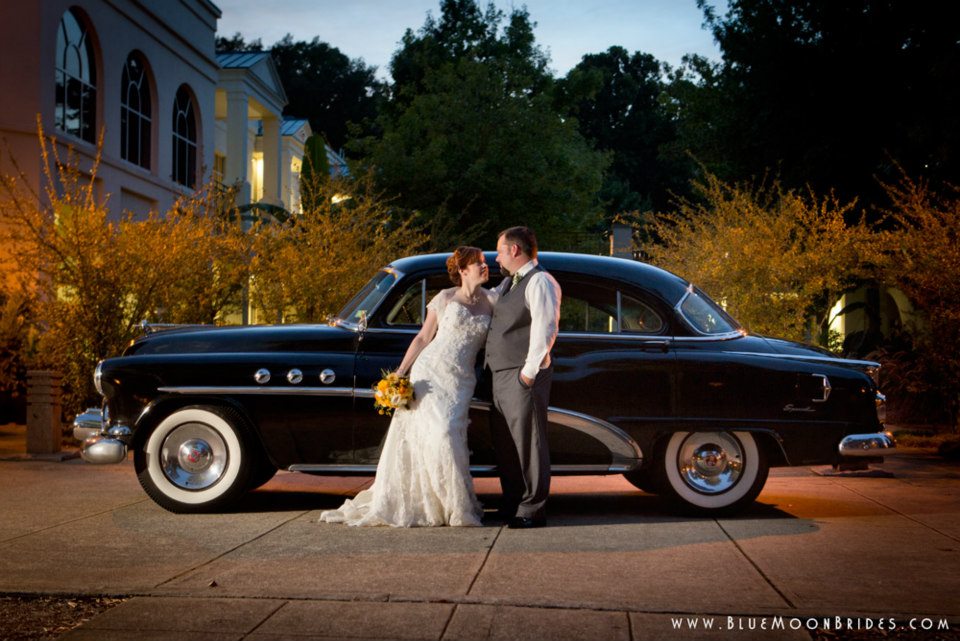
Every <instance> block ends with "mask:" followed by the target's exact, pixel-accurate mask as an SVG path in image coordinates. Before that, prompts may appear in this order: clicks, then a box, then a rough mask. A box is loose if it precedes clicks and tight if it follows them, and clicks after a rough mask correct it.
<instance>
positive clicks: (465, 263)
mask: <svg viewBox="0 0 960 641" xmlns="http://www.w3.org/2000/svg"><path fill="white" fill-rule="evenodd" d="M482 256H483V251H482V250H481V249H480V248H479V247H470V246H469V245H461V246H459V247H457V248H456V249H455V250H453V254H451V255H450V258H448V259H447V274H449V275H450V282H451V283H453V284H454V285H457V286H458V287H459V286H460V270H461V269H466V268H467V267H469V266H470V265H472V264H474V263H479V262H480V258H481V257H482Z"/></svg>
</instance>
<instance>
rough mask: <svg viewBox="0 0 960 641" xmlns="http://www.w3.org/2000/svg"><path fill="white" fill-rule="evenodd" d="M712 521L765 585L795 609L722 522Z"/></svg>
mask: <svg viewBox="0 0 960 641" xmlns="http://www.w3.org/2000/svg"><path fill="white" fill-rule="evenodd" d="M713 522H714V523H716V524H717V527H719V528H720V531H721V532H723V533H724V534H725V535H726V537H727V538H728V539H730V542H731V543H733V545H734V547H736V548H737V550H738V551H739V552H740V554H742V555H743V558H745V559H746V560H747V563H749V564H750V565H752V566H753V569H754V570H756V571H757V574H759V575H760V576H761V577H762V578H763V580H764V581H766V583H767V585H769V586H770V588H771V589H773V591H774V592H776V593H777V594H779V595H780V598H781V599H783V602H784V603H786V604H787V605H788V606H790V607H791V608H793V609H796V608H797V606H796V605H794V603H793V601H791V600H790V599H789V598H788V597H787V595H786V594H784V593H783V591H782V590H781V589H780V588H778V587H777V586H776V584H774V582H773V581H772V580H771V579H770V577H768V576H767V573H766V572H764V571H763V570H762V569H761V568H760V566H759V565H757V564H756V562H755V561H754V560H753V559H751V558H750V555H749V554H747V551H746V550H744V549H743V547H742V546H741V545H740V543H739V542H738V541H737V540H736V539H735V538H733V536H732V535H731V534H730V533H729V532H727V529H726V528H725V527H723V524H722V523H721V522H720V521H718V520H717V519H714V520H713Z"/></svg>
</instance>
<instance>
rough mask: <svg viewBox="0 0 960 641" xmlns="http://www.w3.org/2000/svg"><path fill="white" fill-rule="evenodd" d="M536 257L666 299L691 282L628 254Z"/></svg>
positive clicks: (408, 266)
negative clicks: (628, 284)
mask: <svg viewBox="0 0 960 641" xmlns="http://www.w3.org/2000/svg"><path fill="white" fill-rule="evenodd" d="M449 257H450V253H443V254H422V255H419V256H408V257H406V258H400V259H398V260H395V261H393V262H392V263H390V267H392V268H394V269H396V270H397V271H400V272H402V273H404V274H412V273H415V272H421V271H443V269H444V263H445V262H446V260H447V258H449ZM484 257H485V258H486V259H487V262H488V263H490V264H491V265H493V264H494V259H495V258H496V252H484ZM537 260H538V261H539V262H540V264H541V265H543V267H544V269H546V270H547V271H556V272H572V273H577V274H584V275H587V276H598V277H602V278H604V279H609V280H619V281H623V282H627V283H634V284H637V285H640V286H643V287H645V288H647V289H650V290H653V291H655V292H656V293H658V294H659V295H660V296H661V297H662V298H663V299H665V300H667V301H673V302H675V301H678V300H679V299H680V298H681V297H682V296H683V294H684V292H686V290H687V288H688V287H689V286H690V283H688V282H687V281H686V280H684V279H683V278H680V277H679V276H677V275H676V274H672V273H670V272H668V271H666V270H665V269H660V268H659V267H654V266H653V265H649V264H647V263H644V262H641V261H638V260H631V259H628V258H617V257H615V256H598V255H592V254H573V253H566V252H540V253H539V254H538V255H537Z"/></svg>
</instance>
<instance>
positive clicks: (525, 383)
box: [520, 374, 533, 389]
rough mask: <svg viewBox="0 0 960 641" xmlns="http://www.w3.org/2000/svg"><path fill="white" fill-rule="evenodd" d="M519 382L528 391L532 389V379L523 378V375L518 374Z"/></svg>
mask: <svg viewBox="0 0 960 641" xmlns="http://www.w3.org/2000/svg"><path fill="white" fill-rule="evenodd" d="M520 382H521V383H522V384H523V386H524V387H526V388H528V389H529V388H531V387H533V379H532V378H527V377H526V376H524V375H523V374H520Z"/></svg>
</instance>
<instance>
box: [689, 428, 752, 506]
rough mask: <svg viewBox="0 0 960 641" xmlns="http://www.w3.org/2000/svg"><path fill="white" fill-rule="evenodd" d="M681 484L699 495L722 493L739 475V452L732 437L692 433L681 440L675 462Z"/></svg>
mask: <svg viewBox="0 0 960 641" xmlns="http://www.w3.org/2000/svg"><path fill="white" fill-rule="evenodd" d="M677 465H678V469H679V470H680V477H681V478H682V479H683V481H684V483H686V484H687V485H689V486H690V487H691V488H692V489H694V490H696V491H697V492H700V493H702V494H719V493H721V492H726V491H727V490H729V489H730V488H732V487H733V486H734V485H736V484H737V481H738V480H739V479H740V474H741V473H742V472H743V448H742V446H741V445H740V441H738V440H737V439H736V438H735V437H734V436H733V435H732V434H728V433H726V432H696V433H694V434H691V435H690V436H688V437H687V438H686V440H684V442H683V444H682V445H681V446H680V451H679V453H678V458H677Z"/></svg>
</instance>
